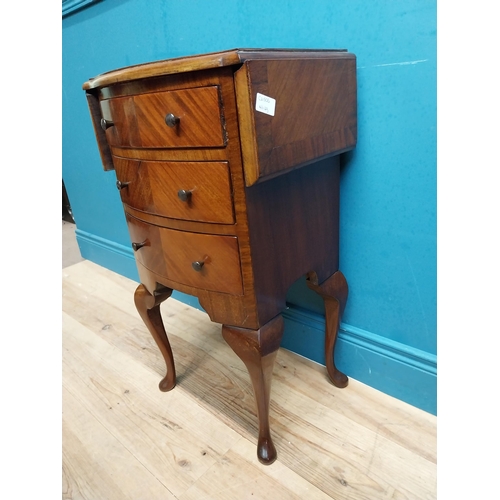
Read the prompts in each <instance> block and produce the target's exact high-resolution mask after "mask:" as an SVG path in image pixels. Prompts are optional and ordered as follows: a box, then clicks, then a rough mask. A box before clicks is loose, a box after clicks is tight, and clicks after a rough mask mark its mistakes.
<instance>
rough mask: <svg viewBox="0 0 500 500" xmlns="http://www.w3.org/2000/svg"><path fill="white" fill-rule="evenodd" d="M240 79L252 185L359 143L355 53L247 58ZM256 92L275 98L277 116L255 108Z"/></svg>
mask: <svg viewBox="0 0 500 500" xmlns="http://www.w3.org/2000/svg"><path fill="white" fill-rule="evenodd" d="M235 83H236V93H237V95H238V115H239V121H240V124H241V125H240V130H241V145H242V153H243V161H244V164H245V180H246V185H247V186H251V185H252V184H254V183H256V182H257V181H262V180H264V179H268V178H270V177H274V176H276V175H279V174H281V173H283V172H284V171H287V170H290V169H291V168H294V167H297V166H299V165H303V164H304V163H307V162H310V161H313V160H317V159H318V158H322V157H326V156H331V155H332V154H338V153H342V152H344V151H347V150H349V149H352V148H353V147H354V146H355V144H356V137H357V120H356V59H355V57H354V56H351V58H349V59H348V58H345V57H344V58H339V59H336V58H333V59H326V60H324V61H321V64H318V61H317V60H314V59H313V60H307V59H306V60H304V59H298V60H270V61H265V60H255V61H247V62H245V64H244V65H243V67H242V68H241V69H239V70H238V71H237V72H236V73H235ZM257 93H260V94H263V95H265V96H269V97H272V98H273V99H275V101H276V111H275V114H274V116H271V115H269V114H266V113H261V112H259V111H256V109H255V102H256V96H257ZM318 96H321V97H320V98H319V97H318Z"/></svg>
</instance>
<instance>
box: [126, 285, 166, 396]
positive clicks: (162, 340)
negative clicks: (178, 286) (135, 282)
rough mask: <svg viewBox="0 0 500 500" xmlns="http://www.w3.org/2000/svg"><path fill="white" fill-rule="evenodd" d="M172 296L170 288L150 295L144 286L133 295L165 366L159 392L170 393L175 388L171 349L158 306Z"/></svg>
mask: <svg viewBox="0 0 500 500" xmlns="http://www.w3.org/2000/svg"><path fill="white" fill-rule="evenodd" d="M171 295H172V290H171V289H170V288H162V289H161V290H158V291H155V292H154V294H150V293H149V292H148V291H147V290H146V288H145V287H144V285H139V286H138V287H137V289H136V291H135V294H134V302H135V307H136V308H137V311H138V312H139V314H140V316H141V318H142V320H143V321H144V323H145V325H146V326H147V327H148V330H149V332H150V333H151V335H152V336H153V338H154V340H155V342H156V344H157V345H158V347H159V349H160V352H161V353H162V355H163V359H164V360H165V364H166V365H167V374H166V375H165V377H163V379H162V380H161V381H160V384H159V387H160V391H163V392H167V391H171V390H172V389H173V388H174V387H175V364H174V356H173V354H172V348H171V347H170V342H169V341H168V337H167V333H166V332H165V327H164V326H163V320H162V318H161V314H160V304H161V303H162V302H163V301H164V300H166V299H168V298H169V297H170V296H171Z"/></svg>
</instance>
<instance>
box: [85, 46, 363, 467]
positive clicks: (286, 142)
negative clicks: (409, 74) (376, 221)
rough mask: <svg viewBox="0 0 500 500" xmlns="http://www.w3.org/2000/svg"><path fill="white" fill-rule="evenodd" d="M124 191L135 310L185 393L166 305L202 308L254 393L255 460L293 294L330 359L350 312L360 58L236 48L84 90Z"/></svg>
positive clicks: (267, 456) (335, 376)
mask: <svg viewBox="0 0 500 500" xmlns="http://www.w3.org/2000/svg"><path fill="white" fill-rule="evenodd" d="M83 89H84V90H85V92H86V96H87V100H88V105H89V108H90V113H91V117H92V121H93V125H94V131H95V135H96V139H97V143H98V146H99V151H100V154H101V159H102V163H103V166H104V169H105V170H115V172H116V177H117V182H116V185H117V188H118V190H119V192H120V196H121V200H122V202H123V207H124V211H125V216H126V220H127V224H128V228H129V231H130V237H131V240H132V248H133V250H134V252H135V258H136V263H137V268H138V271H139V276H140V281H141V284H140V285H139V286H138V288H137V290H136V292H135V296H134V299H135V304H136V307H137V309H138V311H139V313H140V315H141V317H142V319H143V320H144V322H145V324H146V325H147V327H148V329H149V331H150V332H151V334H152V336H153V337H154V339H155V341H156V343H157V344H158V347H159V349H160V351H161V353H162V354H163V357H164V359H165V363H166V368H167V373H166V375H165V377H164V378H163V379H162V380H161V382H160V389H161V390H162V391H169V390H171V389H172V388H173V387H174V386H175V366H174V358H173V355H172V350H171V347H170V344H169V341H168V338H167V334H166V332H165V329H164V326H163V322H162V319H161V315H160V304H161V302H163V301H164V300H165V299H167V298H168V297H169V296H170V295H171V293H172V290H179V291H181V292H184V293H187V294H191V295H194V296H197V297H198V299H199V302H200V304H201V305H202V307H203V308H204V309H205V310H206V312H207V313H208V315H209V317H210V318H211V320H212V321H215V322H217V323H221V324H222V325H223V326H222V335H223V337H224V339H225V340H226V341H227V343H228V344H229V345H230V346H231V348H232V349H233V350H234V352H235V353H236V354H237V355H238V356H239V357H240V358H241V359H242V361H243V362H244V363H245V365H246V367H247V369H248V372H249V374H250V378H251V381H252V384H253V389H254V394H255V400H256V405H257V414H258V420H259V437H258V445H257V455H258V458H259V460H260V461H261V462H262V463H264V464H270V463H272V462H273V461H274V460H275V459H276V456H277V454H276V449H275V447H274V444H273V442H272V439H271V435H270V429H269V401H270V390H271V377H272V371H273V363H274V360H275V357H276V354H277V350H278V348H279V345H280V341H281V338H282V335H283V325H284V323H283V318H282V316H281V312H282V311H283V309H284V308H285V297H286V292H287V290H288V288H289V286H290V285H291V284H292V283H293V282H295V281H296V280H297V279H299V278H300V277H301V276H304V275H306V276H307V283H308V286H309V287H310V288H311V289H312V290H314V291H315V292H317V293H319V294H320V295H321V297H322V298H323V299H324V301H325V310H326V334H325V357H326V364H327V371H328V374H329V376H330V379H331V380H332V382H333V384H334V385H335V386H337V387H345V386H346V385H347V383H348V379H347V377H346V376H345V375H344V374H343V373H341V372H340V371H339V370H338V369H337V368H336V367H335V363H334V348H335V341H336V337H337V333H338V327H339V322H340V318H341V315H342V313H343V310H344V307H345V304H346V300H347V290H348V289H347V282H346V280H345V278H344V276H343V274H342V273H341V272H340V271H339V154H340V153H343V152H345V151H348V150H350V149H353V148H354V147H355V145H356V139H357V109H356V107H357V100H356V92H357V90H356V58H355V56H354V55H353V54H350V53H349V52H347V51H345V50H277V49H269V50H267V49H234V50H229V51H225V52H218V53H211V54H204V55H198V56H191V57H184V58H178V59H171V60H165V61H158V62H152V63H148V64H141V65H137V66H131V67H128V68H122V69H118V70H115V71H111V72H108V73H104V74H102V75H99V76H97V77H96V78H91V79H90V80H88V81H87V82H86V83H85V84H84V85H83Z"/></svg>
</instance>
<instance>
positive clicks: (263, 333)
mask: <svg viewBox="0 0 500 500" xmlns="http://www.w3.org/2000/svg"><path fill="white" fill-rule="evenodd" d="M283 330H284V323H283V318H282V317H281V316H277V317H276V318H274V319H272V320H271V321H269V323H267V324H265V325H264V326H263V327H262V328H260V329H259V330H247V329H243V328H236V327H230V326H227V325H224V326H223V327H222V336H223V337H224V340H225V341H226V342H227V343H228V344H229V345H230V346H231V348H232V349H233V351H234V352H235V353H236V354H237V355H238V357H239V358H240V359H241V360H242V361H243V363H245V366H246V367H247V370H248V373H249V374H250V379H251V380H252V385H253V390H254V396H255V402H256V404H257V414H258V417H259V440H258V444H257V457H258V458H259V461H260V462H261V463H263V464H264V465H270V464H272V463H273V462H274V461H275V460H276V457H277V453H276V448H275V447H274V443H273V440H272V439H271V431H270V429H269V401H270V398H271V379H272V375H273V366H274V360H275V359H276V354H277V353H278V349H279V346H280V342H281V338H282V336H283Z"/></svg>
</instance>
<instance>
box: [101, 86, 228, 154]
mask: <svg viewBox="0 0 500 500" xmlns="http://www.w3.org/2000/svg"><path fill="white" fill-rule="evenodd" d="M101 111H102V116H103V118H104V119H105V120H107V121H111V122H112V125H111V126H109V127H108V128H107V129H106V138H107V140H108V142H109V144H110V145H112V146H121V147H132V148H195V147H224V146H225V143H226V138H225V132H224V127H223V124H222V113H221V108H220V99H219V90H218V87H217V86H216V85H212V86H209V87H199V88H193V89H185V90H172V91H165V92H153V93H150V94H142V95H138V96H129V97H117V98H114V99H109V100H103V101H101ZM169 114H172V115H174V116H175V117H177V118H179V121H178V123H177V124H176V125H174V126H168V125H167V121H166V117H167V115H169Z"/></svg>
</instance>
